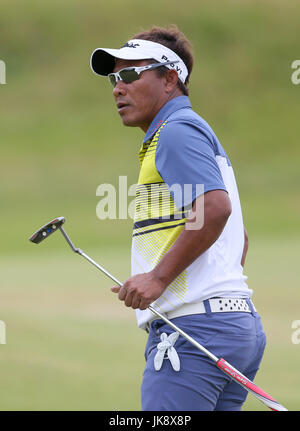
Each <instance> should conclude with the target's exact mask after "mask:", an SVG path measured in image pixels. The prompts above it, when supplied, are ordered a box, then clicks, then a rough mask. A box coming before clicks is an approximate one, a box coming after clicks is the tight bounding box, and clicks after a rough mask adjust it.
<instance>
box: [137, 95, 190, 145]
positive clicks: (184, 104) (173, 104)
mask: <svg viewBox="0 0 300 431" xmlns="http://www.w3.org/2000/svg"><path fill="white" fill-rule="evenodd" d="M191 107H192V105H191V102H190V100H189V98H188V97H187V96H178V97H174V99H171V100H170V101H169V102H167V103H166V104H165V105H164V106H163V107H162V108H161V110H160V111H159V112H158V113H157V114H156V116H155V117H154V119H153V121H152V123H151V124H150V126H149V129H148V130H147V132H146V135H145V138H144V143H145V142H146V141H148V139H150V138H152V136H153V135H154V133H155V132H156V131H157V130H158V129H159V127H160V126H161V125H162V123H163V122H164V121H165V120H166V119H167V118H168V117H169V116H170V115H171V114H173V112H175V111H178V109H182V108H191Z"/></svg>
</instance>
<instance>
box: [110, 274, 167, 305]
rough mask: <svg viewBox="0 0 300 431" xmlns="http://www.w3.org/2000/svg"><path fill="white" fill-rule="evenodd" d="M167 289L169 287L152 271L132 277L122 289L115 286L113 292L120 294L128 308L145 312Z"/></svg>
mask: <svg viewBox="0 0 300 431" xmlns="http://www.w3.org/2000/svg"><path fill="white" fill-rule="evenodd" d="M166 288H167V285H166V284H165V283H164V282H163V281H161V280H159V279H158V278H157V277H155V275H154V273H153V272H152V271H150V272H147V273H145V274H137V275H134V276H132V277H130V278H129V279H128V280H126V281H125V283H124V284H123V286H122V287H120V286H114V287H112V288H111V291H112V292H114V293H118V297H119V299H120V300H121V301H124V302H125V305H126V306H127V307H132V308H134V309H136V308H139V309H140V310H145V309H146V308H148V307H149V305H150V304H151V303H152V302H153V301H155V300H156V299H157V298H159V297H160V295H161V294H162V293H163V291H164V290H165V289H166Z"/></svg>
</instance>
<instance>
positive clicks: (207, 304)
mask: <svg viewBox="0 0 300 431" xmlns="http://www.w3.org/2000/svg"><path fill="white" fill-rule="evenodd" d="M203 304H204V308H205V312H206V314H211V308H210V303H209V300H208V299H204V301H203Z"/></svg>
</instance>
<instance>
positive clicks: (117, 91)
mask: <svg viewBox="0 0 300 431" xmlns="http://www.w3.org/2000/svg"><path fill="white" fill-rule="evenodd" d="M125 94H126V84H125V83H124V82H123V81H122V80H121V79H119V80H118V81H117V83H116V86H115V87H114V89H113V95H114V96H115V97H118V96H120V95H122V96H124V95H125Z"/></svg>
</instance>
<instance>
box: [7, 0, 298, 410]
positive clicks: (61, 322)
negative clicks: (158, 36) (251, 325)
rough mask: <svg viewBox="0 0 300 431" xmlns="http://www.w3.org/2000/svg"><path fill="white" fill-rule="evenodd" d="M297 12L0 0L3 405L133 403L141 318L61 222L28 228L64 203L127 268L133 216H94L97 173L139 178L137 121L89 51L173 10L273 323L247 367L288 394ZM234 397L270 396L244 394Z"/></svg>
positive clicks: (216, 5) (101, 179)
mask: <svg viewBox="0 0 300 431" xmlns="http://www.w3.org/2000/svg"><path fill="white" fill-rule="evenodd" d="M299 22H300V4H299V2H298V1H296V0H295V1H291V0H286V1H285V2H282V1H279V0H274V1H272V2H271V1H267V0H260V1H251V2H250V1H238V0H226V1H224V0H220V1H216V0H213V1H212V0H210V1H208V0H207V1H199V0H198V1H196V0H187V1H185V2H184V3H182V2H180V1H177V0H174V1H173V2H167V1H163V0H161V1H151V2H140V1H136V0H129V1H127V2H125V3H124V2H121V1H119V0H118V1H111V2H102V1H93V0H86V1H84V2H83V1H79V0H72V1H71V0H64V1H63V2H62V1H58V0H53V1H51V2H37V1H33V0H27V1H26V2H25V1H21V0H20V1H17V0H2V1H1V5H0V59H1V60H4V61H5V63H6V82H7V83H6V85H0V142H1V157H0V160H1V169H0V180H1V182H0V184H1V185H0V201H1V223H0V241H1V242H0V243H1V248H0V265H1V268H0V274H1V278H0V283H1V286H0V320H3V321H4V322H5V324H6V343H7V344H6V345H4V344H2V345H0V370H1V391H0V406H1V407H0V409H1V410H139V409H140V394H139V391H140V389H139V388H140V382H141V376H142V372H143V366H144V358H143V353H144V344H145V341H146V334H145V333H144V332H143V331H141V330H139V329H138V328H137V326H136V321H135V314H134V311H133V310H130V309H127V308H126V307H124V306H123V304H122V303H120V302H119V301H117V298H116V297H115V296H114V295H113V294H112V293H111V292H110V290H109V287H110V286H111V285H113V283H112V282H110V280H108V279H107V278H106V277H105V276H104V275H102V274H101V273H100V272H98V271H97V270H96V269H93V268H92V267H91V266H90V265H89V264H88V263H87V262H85V261H84V259H81V258H79V257H77V256H76V255H73V254H72V253H71V251H70V250H69V249H68V248H67V245H66V244H65V242H64V240H63V238H62V237H61V236H60V235H57V236H52V237H51V238H50V239H49V240H48V241H47V243H43V244H41V245H40V246H36V245H33V244H30V243H29V241H28V237H29V236H30V235H31V234H32V232H34V231H35V230H36V229H37V228H39V227H40V226H41V225H42V224H44V223H46V222H48V221H49V220H51V219H52V218H54V217H57V216H61V215H63V216H65V217H66V219H67V225H66V229H67V232H68V233H69V234H70V236H71V238H72V239H73V241H74V242H75V244H76V245H78V246H80V247H81V248H82V249H83V250H84V251H86V253H88V254H89V255H90V256H91V257H94V258H95V259H96V260H98V261H99V262H100V263H101V264H102V265H103V266H105V267H106V268H107V269H108V270H110V271H111V272H112V273H113V274H114V275H115V276H116V277H117V278H119V279H121V280H124V279H126V278H127V277H128V276H129V275H130V241H131V238H130V237H131V227H132V220H131V219H128V220H102V221H100V220H99V219H98V218H97V217H96V205H97V203H98V202H99V199H100V198H99V197H97V196H96V189H97V187H98V185H100V184H103V183H111V184H115V185H117V184H118V179H119V176H121V175H126V176H128V184H129V185H130V184H133V183H135V182H136V180H137V175H138V164H137V154H138V150H139V147H140V144H141V141H142V139H143V133H142V132H141V130H139V129H134V128H124V127H123V126H122V124H121V121H120V118H119V117H118V114H117V111H116V108H115V106H114V103H113V100H112V90H111V87H110V85H109V83H108V82H107V81H106V80H105V79H101V78H98V77H96V76H95V75H94V74H93V73H92V72H91V70H90V68H89V58H90V54H91V52H92V51H93V49H95V48H96V47H99V46H100V47H119V46H121V45H122V44H123V43H124V42H126V41H127V40H128V39H129V38H130V37H131V36H132V35H134V34H135V33H137V32H139V31H140V30H141V29H149V28H150V27H151V26H152V25H153V24H155V25H163V26H164V25H168V24H172V23H175V24H177V25H178V26H179V28H180V29H181V30H182V31H183V32H184V33H185V34H186V36H187V37H188V38H189V39H190V40H191V42H192V45H193V51H194V55H195V64H194V71H193V74H192V77H191V83H190V99H191V102H192V105H193V108H194V109H195V110H196V112H198V113H199V114H200V115H201V116H203V117H204V118H205V119H206V120H207V121H208V122H209V123H210V124H211V125H212V127H213V128H214V130H215V132H216V133H217V135H218V137H219V139H220V141H221V143H222V144H223V146H224V147H225V149H226V151H227V153H228V154H229V157H230V159H231V161H232V164H233V166H234V169H235V173H236V177H237V180H238V185H239V191H240V198H241V202H242V206H243V212H244V219H245V225H246V227H247V229H248V233H249V239H250V247H249V253H248V257H247V261H246V266H245V272H246V274H247V275H248V277H249V279H248V283H249V286H250V288H252V289H254V296H253V300H254V303H255V305H256V307H257V309H258V310H259V312H260V313H261V315H262V320H263V324H264V326H265V330H266V333H267V337H268V345H267V349H266V353H265V356H264V360H263V363H262V365H261V370H260V372H259V374H258V376H257V379H256V382H257V384H259V385H261V386H262V388H263V389H264V390H265V391H267V392H269V393H270V394H271V395H272V396H273V397H275V398H277V399H278V401H280V402H281V403H282V404H284V405H285V406H286V407H287V408H288V409H290V410H299V407H300V390H299V387H300V374H299V367H298V365H299V359H300V344H293V343H292V340H291V337H292V333H293V330H292V328H291V325H292V322H293V321H294V320H299V319H300V307H299V299H300V294H299V279H298V277H297V276H296V268H297V265H298V261H299V252H300V246H299V240H300V223H299V218H300V199H299V185H300V181H299V162H300V157H299V156H300V146H299V143H298V139H299V136H300V122H299V96H300V85H298V86H297V85H293V84H292V82H291V74H292V69H291V63H292V62H293V61H294V60H295V59H299V55H300V54H299ZM130 199H132V198H130ZM244 410H266V408H265V407H264V406H263V405H262V404H261V403H259V402H258V401H257V400H256V399H254V398H253V397H252V396H251V395H250V396H249V397H248V399H247V402H246V404H245V406H244Z"/></svg>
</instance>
